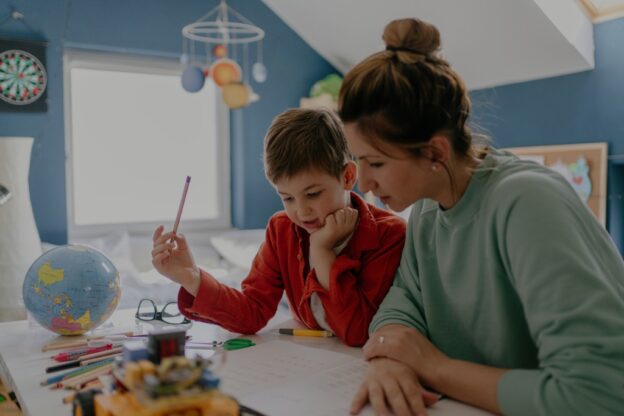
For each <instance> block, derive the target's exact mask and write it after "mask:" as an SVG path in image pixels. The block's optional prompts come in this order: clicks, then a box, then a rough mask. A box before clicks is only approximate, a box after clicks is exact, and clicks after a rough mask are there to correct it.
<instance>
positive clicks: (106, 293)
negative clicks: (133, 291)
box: [22, 245, 121, 335]
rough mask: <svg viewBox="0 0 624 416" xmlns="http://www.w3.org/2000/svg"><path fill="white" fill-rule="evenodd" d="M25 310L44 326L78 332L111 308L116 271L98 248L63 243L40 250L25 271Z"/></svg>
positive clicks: (115, 301)
mask: <svg viewBox="0 0 624 416" xmlns="http://www.w3.org/2000/svg"><path fill="white" fill-rule="evenodd" d="M22 293H23V296H24V305H25V306H26V310H27V311H28V312H30V314H31V315H32V316H33V317H34V318H35V320H36V321H37V322H38V323H39V324H41V326H43V327H44V328H47V329H49V330H50V331H53V332H56V333H57V334H60V335H80V334H84V333H85V332H87V331H89V330H91V329H94V328H96V327H97V326H98V325H100V324H101V323H102V322H104V321H105V320H106V319H107V318H108V317H109V316H110V315H111V314H112V313H113V311H114V310H115V308H116V307H117V304H118V302H119V298H120V295H121V289H120V287H119V272H118V271H117V268H116V267H115V265H114V264H113V263H112V262H111V261H110V260H109V259H108V258H107V257H106V256H105V255H104V254H103V253H102V252H100V251H98V250H96V249H94V248H92V247H88V246H84V245H64V246H59V247H55V248H53V249H52V250H49V251H47V252H45V253H43V254H42V255H41V256H40V257H39V258H38V259H37V260H35V261H34V263H33V264H32V265H31V266H30V268H29V269H28V271H27V272H26V277H25V279H24V285H23V287H22Z"/></svg>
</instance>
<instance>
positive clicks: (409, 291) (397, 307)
mask: <svg viewBox="0 0 624 416" xmlns="http://www.w3.org/2000/svg"><path fill="white" fill-rule="evenodd" d="M414 210H416V208H414ZM413 218H415V216H414V215H411V216H410V219H409V221H408V225H407V230H408V231H407V235H406V238H405V246H403V253H402V255H401V263H400V264H399V267H398V269H397V271H396V274H395V277H394V282H393V284H392V286H391V287H390V290H389V291H388V294H387V295H386V297H385V298H384V300H383V302H382V303H381V305H380V306H379V309H378V310H377V313H376V314H375V316H374V317H373V320H372V321H371V323H370V326H369V332H370V333H372V332H374V331H375V330H377V329H379V328H381V327H382V326H384V325H389V324H401V325H405V326H409V327H413V328H416V329H418V330H419V331H420V332H421V333H423V334H425V335H427V329H426V328H427V325H426V322H425V317H424V316H425V314H424V312H423V309H422V292H421V290H420V280H419V279H418V270H417V268H418V264H417V262H416V259H415V256H414V253H415V248H414V237H413V235H412V234H413V233H412V232H410V230H412V229H413V228H412V227H413V223H412V221H413Z"/></svg>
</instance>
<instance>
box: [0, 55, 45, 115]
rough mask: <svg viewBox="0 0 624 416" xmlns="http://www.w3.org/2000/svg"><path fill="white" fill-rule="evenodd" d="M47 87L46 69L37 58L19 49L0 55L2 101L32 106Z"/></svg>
mask: <svg viewBox="0 0 624 416" xmlns="http://www.w3.org/2000/svg"><path fill="white" fill-rule="evenodd" d="M46 85H47V76H46V71H45V68H44V67H43V65H42V64H41V61H39V59H37V58H36V57H35V56H33V55H31V54H30V53H28V52H25V51H20V50H17V49H12V50H8V51H4V52H2V53H0V99H2V100H4V101H6V102H7V103H9V104H13V105H26V104H30V103H32V102H34V101H37V99H39V97H41V95H42V94H43V92H44V91H45V88H46Z"/></svg>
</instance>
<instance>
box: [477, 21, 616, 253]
mask: <svg viewBox="0 0 624 416" xmlns="http://www.w3.org/2000/svg"><path fill="white" fill-rule="evenodd" d="M594 43H595V69H593V70H591V71H587V72H582V73H578V74H573V75H567V76H561V77H556V78H549V79H544V80H538V81H531V82H525V83H520V84H514V85H509V86H504V87H498V88H491V89H484V90H479V91H472V92H471V98H472V100H473V117H472V119H473V121H474V122H475V123H476V124H477V125H479V126H481V127H483V128H485V130H486V132H487V133H488V134H489V135H490V137H491V138H492V140H493V143H494V145H495V146H497V147H511V146H530V145H544V144H568V143H585V142H608V143H609V154H610V155H622V154H624V19H617V20H611V21H608V22H604V23H600V24H596V25H595V26H594ZM608 175H609V177H608V203H607V228H608V229H609V232H610V233H611V236H612V237H613V239H614V240H615V242H616V244H617V245H618V247H619V249H620V252H622V253H624V224H623V218H622V217H623V216H624V206H623V205H624V204H623V201H622V195H623V194H624V164H616V163H614V162H610V163H609V172H608Z"/></svg>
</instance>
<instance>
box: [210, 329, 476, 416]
mask: <svg viewBox="0 0 624 416" xmlns="http://www.w3.org/2000/svg"><path fill="white" fill-rule="evenodd" d="M366 369H367V364H366V363H365V362H364V361H363V360H361V359H358V358H355V357H351V356H349V355H346V354H341V353H337V352H333V351H326V350H321V349H318V348H310V347H305V346H302V345H297V344H294V343H290V342H285V341H279V340H275V341H270V342H266V343H262V344H259V345H256V346H254V347H253V348H248V349H244V350H237V351H231V352H229V353H228V356H227V359H226V363H225V365H224V366H223V368H222V370H221V371H220V372H219V375H220V376H221V389H222V390H223V391H224V392H225V393H227V394H231V395H232V396H234V397H235V398H236V399H237V400H238V401H239V402H240V403H241V404H243V405H245V406H248V407H251V408H252V409H255V410H257V411H260V412H262V413H265V414H267V415H271V416H281V415H306V416H343V415H348V414H349V406H350V404H351V400H352V399H353V397H354V396H355V393H356V391H357V389H358V388H359V386H360V383H361V382H362V380H363V379H364V375H365V373H366ZM427 412H428V414H429V415H439V416H442V415H463V416H479V415H487V414H488V413H486V412H482V411H480V410H478V409H475V408H471V407H469V406H465V405H463V404H461V403H457V402H453V401H451V400H442V401H440V402H439V403H437V404H436V405H435V406H434V407H432V408H429V409H427ZM360 414H361V415H372V414H373V412H372V409H371V408H370V407H367V408H366V409H364V411H362V412H361V413H360Z"/></svg>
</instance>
